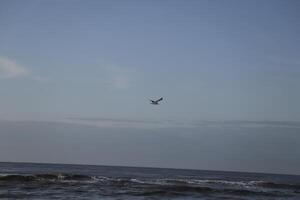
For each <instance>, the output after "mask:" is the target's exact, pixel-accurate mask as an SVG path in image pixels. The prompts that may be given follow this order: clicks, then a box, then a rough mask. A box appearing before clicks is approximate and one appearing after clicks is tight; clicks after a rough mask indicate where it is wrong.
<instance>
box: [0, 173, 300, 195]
mask: <svg viewBox="0 0 300 200" xmlns="http://www.w3.org/2000/svg"><path fill="white" fill-rule="evenodd" d="M45 182H46V183H52V184H56V183H62V184H63V183H69V182H72V183H74V182H75V183H78V184H94V185H96V186H97V188H101V189H103V188H105V187H109V188H112V187H113V188H116V189H117V190H118V191H123V192H122V194H123V195H124V194H127V195H133V196H178V195H181V196H182V195H183V196H184V195H190V194H195V195H200V194H226V195H238V196H269V197H272V196H274V197H275V196H288V193H286V192H284V191H283V190H288V191H290V192H292V193H299V192H300V185H298V184H283V183H274V182H264V181H228V180H205V179H203V180H199V179H198V180H196V179H145V180H143V179H138V178H112V177H103V176H88V175H82V174H64V173H63V174H60V173H58V174H30V175H23V174H2V175H1V174H0V186H1V185H3V184H10V183H11V184H12V185H17V184H18V183H36V184H39V183H45ZM66 187H68V186H66ZM290 192H289V193H290ZM2 195H5V194H2Z"/></svg>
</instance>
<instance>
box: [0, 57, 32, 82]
mask: <svg viewBox="0 0 300 200" xmlns="http://www.w3.org/2000/svg"><path fill="white" fill-rule="evenodd" d="M28 75H29V71H28V70H27V69H26V68H25V67H23V66H21V65H19V64H18V63H16V62H15V61H14V60H11V59H8V58H5V57H0V78H2V79H11V78H18V77H24V76H28Z"/></svg>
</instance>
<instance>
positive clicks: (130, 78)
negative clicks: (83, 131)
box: [0, 0, 300, 173]
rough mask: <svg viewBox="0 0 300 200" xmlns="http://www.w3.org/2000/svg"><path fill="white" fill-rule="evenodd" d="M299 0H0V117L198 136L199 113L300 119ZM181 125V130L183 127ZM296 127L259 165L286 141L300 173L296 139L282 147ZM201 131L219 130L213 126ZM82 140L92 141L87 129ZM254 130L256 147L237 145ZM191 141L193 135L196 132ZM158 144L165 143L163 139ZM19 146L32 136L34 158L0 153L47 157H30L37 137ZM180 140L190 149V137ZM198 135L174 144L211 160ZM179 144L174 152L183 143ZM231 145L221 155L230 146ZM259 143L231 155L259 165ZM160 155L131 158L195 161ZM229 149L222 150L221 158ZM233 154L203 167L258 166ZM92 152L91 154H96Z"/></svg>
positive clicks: (290, 163)
mask: <svg viewBox="0 0 300 200" xmlns="http://www.w3.org/2000/svg"><path fill="white" fill-rule="evenodd" d="M299 10H300V1H297V0H294V1H293V0H281V1H276V0H257V1H256V0H249V1H240V0H229V1H221V0H219V1H217V0H201V1H196V0H190V1H184V0H182V1H175V0H169V1H168V0H165V1H158V0H157V1H121V0H120V1H96V0H95V1H79V0H72V1H71V0H65V1H58V0H45V1H39V0H36V1H34V0H28V1H15V0H0V96H1V98H0V119H1V120H31V121H36V120H43V121H59V122H71V123H77V124H81V126H82V125H83V124H84V125H93V126H94V125H97V126H99V124H100V126H101V127H103V126H105V127H110V128H113V129H117V128H118V127H116V126H120V124H121V126H122V127H124V126H125V127H127V128H128V127H129V128H131V129H132V130H136V128H141V129H143V130H144V132H143V134H146V133H149V134H151V130H152V131H154V132H155V133H157V132H159V131H158V130H160V131H161V132H164V130H165V129H164V128H166V129H167V132H168V134H170V132H172V131H173V132H174V133H175V134H183V133H184V131H186V130H185V129H184V130H183V128H188V130H189V131H191V132H193V133H201V134H202V133H203V131H201V130H202V129H199V124H197V123H200V122H201V121H224V120H225V121H226V120H251V121H255V122H250V123H251V127H252V126H253V124H252V123H255V126H256V123H259V122H258V121H271V122H270V123H271V125H272V126H273V125H274V124H273V122H272V121H278V123H279V121H300V106H299V102H300V92H299V91H300V78H299V77H300V37H299V35H300V12H299ZM161 96H162V97H164V99H165V100H164V101H163V102H162V104H161V105H160V106H152V105H150V104H149V100H148V98H159V97H161ZM239 123H240V122H236V124H235V126H237V127H238V126H239ZM274 123H275V122H274ZM296 124H297V123H296ZM269 125H270V124H267V126H268V127H269ZM2 126H4V125H3V124H2ZM272 126H271V127H272ZM277 126H279V127H281V126H282V124H279V125H276V127H277ZM289 126H290V124H288V127H286V124H284V127H285V128H284V129H282V128H278V129H276V134H286V132H288V133H289V131H290V127H289ZM51 127H52V128H51ZM51 127H50V129H49V130H47V131H48V132H49V135H51V134H50V132H51V130H52V131H54V132H55V133H56V131H58V129H57V130H56V128H54V126H53V125H51ZM175 127H180V128H181V129H180V130H177V131H176V129H175ZM11 128H12V127H11V126H10V128H9V129H5V130H7V131H6V132H4V131H3V130H4V129H2V130H0V132H1V134H4V135H2V137H6V136H5V134H7V133H12V134H18V133H19V132H22V131H21V130H22V129H14V128H12V129H11ZM26 128H28V130H27V129H26V130H27V131H28V132H31V131H30V128H32V132H33V133H32V134H35V133H37V132H38V131H36V129H37V130H39V131H41V129H39V128H36V126H33V125H32V127H31V125H26ZM273 128H274V127H273ZM292 128H293V131H292V136H291V135H289V136H287V141H288V142H284V140H282V138H281V137H282V136H283V135H281V136H278V138H279V139H278V138H277V139H278V140H276V141H277V142H278V143H276V142H274V145H270V149H269V150H268V153H266V154H264V156H263V157H262V158H261V160H263V159H266V158H270V155H269V153H270V152H273V151H275V150H276V152H277V154H276V155H277V157H276V156H275V157H274V160H271V161H270V162H269V164H268V165H261V167H258V168H257V169H256V168H255V167H254V168H255V169H254V168H253V170H256V171H273V172H274V171H275V172H282V171H280V170H279V169H277V168H276V169H273V168H272V167H274V165H277V164H278V163H283V160H281V158H282V157H281V156H282V155H281V154H280V152H282V149H285V151H284V152H285V155H284V156H285V158H286V160H285V161H286V162H285V165H277V166H278V168H283V170H285V171H284V172H291V173H300V172H299V171H297V170H296V169H295V167H299V166H300V163H297V162H296V161H294V160H293V158H294V157H293V156H295V155H297V156H298V155H299V154H300V152H299V150H298V151H297V150H296V149H293V150H294V153H293V154H290V155H289V156H286V155H287V154H288V153H287V152H289V151H288V150H289V146H291V145H292V146H293V145H294V146H297V145H298V146H299V145H300V144H299V142H298V144H297V141H300V138H299V137H298V138H297V137H296V132H298V130H299V126H298V125H297V126H296V127H294V125H293V127H292ZM8 130H9V131H8ZM12 130H13V131H12ZM59 130H60V129H59ZM71 130H73V129H71ZM118 130H119V129H118ZM243 130H244V129H243ZM253 130H257V131H254V132H255V134H254V135H255V136H259V135H261V134H262V136H261V137H262V138H261V139H263V141H265V140H266V141H267V139H266V137H267V136H266V135H264V134H263V133H264V130H263V129H259V130H258V129H253ZM274 130H275V129H274ZM115 131H117V130H115ZM58 132H59V131H58ZM60 132H61V133H62V132H63V131H60ZM68 132H70V130H69V129H68ZM71 132H72V131H71ZM206 132H212V133H213V135H215V134H216V133H214V130H212V129H209V131H207V130H206ZM206 132H205V133H206ZM219 132H222V131H219ZM223 132H224V133H223V135H222V134H219V135H221V137H220V138H219V135H218V136H214V137H213V136H212V137H211V136H209V138H210V140H209V141H210V142H211V145H212V147H211V148H210V147H209V146H206V147H207V148H206V151H207V152H210V151H213V149H215V148H213V146H215V145H216V144H218V143H214V140H213V138H214V139H216V140H221V141H223V139H226V138H223V137H226V131H225V130H224V131H223ZM237 132H238V131H237ZM237 132H236V133H237ZM242 132H243V131H242ZM246 132H247V134H246V135H244V136H245V138H242V139H244V140H247V139H251V138H252V137H253V135H251V134H250V132H251V131H250V132H249V131H246ZM201 134H200V135H201ZM224 135H225V136H224ZM131 136H132V135H131ZM236 136H237V138H240V137H242V136H241V135H236ZM35 137H36V136H30V138H31V139H34V138H35ZM49 137H50V136H49ZM51 137H52V138H54V136H51ZM249 137H250V138H249ZM132 138H134V137H132ZM164 138H165V136H162V139H164ZM197 138H202V136H201V137H200V136H197V135H196V136H195V141H198V140H197ZM205 138H206V137H204V138H202V139H204V140H205ZM222 138H223V139H222ZM233 138H235V137H231V139H233ZM295 138H296V139H297V140H295ZM86 139H87V140H88V139H89V141H92V139H91V138H90V137H89V136H86ZM119 139H120V138H119ZM156 139H159V137H157V138H156ZM176 139H178V138H171V140H172V141H176ZM259 139H260V138H259V137H258V141H256V140H252V143H251V144H253V145H254V146H253V147H251V148H250V147H249V148H250V149H246V150H245V149H242V148H243V146H241V145H238V147H239V148H240V149H235V151H236V152H239V151H240V150H245V151H247V150H252V148H253V149H256V147H259V145H262V144H261V142H260V141H259ZM268 139H270V138H268ZM1 140H2V139H1ZM2 141H4V140H2ZM20 141H22V140H17V139H16V138H14V137H10V138H7V144H9V145H10V146H14V145H17V144H18V145H20V144H22V142H21V143H19V142H20ZM50 141H52V140H50ZM65 141H69V140H68V139H66V138H65ZM145 141H146V139H145ZM188 141H191V142H192V141H193V137H192V136H191V137H189V140H188ZM237 141H240V140H237ZM280 141H282V142H283V143H280ZM123 142H124V141H123ZM50 144H53V143H51V142H50V143H49V145H50ZM55 144H56V143H55ZM133 144H135V141H132V145H133ZM162 144H163V145H167V144H168V143H167V142H166V140H164V142H162ZM170 144H172V142H171V143H170ZM255 144H257V145H256V146H255ZM24 145H25V146H24V148H25V147H27V146H31V145H33V147H34V151H29V150H28V152H27V153H28V155H31V156H33V158H31V157H28V159H26V158H27V157H26V156H24V157H22V155H19V156H17V153H18V152H14V153H15V154H13V153H11V154H5V153H4V154H3V151H2V157H1V154H0V161H1V160H3V161H5V160H7V155H16V157H14V159H12V160H18V159H19V160H22V158H23V159H25V160H29V161H39V160H40V161H41V160H43V159H40V158H41V157H42V156H43V154H40V155H37V157H34V154H30V153H29V152H36V149H42V147H41V146H35V145H37V144H36V143H32V144H31V145H30V144H29V143H25V144H24ZM26 145H27V146H26ZM64 145H65V144H64ZM83 145H84V144H83ZM185 145H186V146H185V147H186V148H187V147H189V143H187V144H185ZM193 145H195V146H196V143H195V144H194V143H193ZM193 145H192V144H191V146H190V148H188V149H186V148H182V149H180V148H179V150H178V151H180V150H182V152H186V153H187V152H190V153H191V155H194V157H193V156H191V157H190V160H189V161H188V160H185V161H184V162H185V163H189V162H190V164H188V165H187V167H191V168H195V167H196V168H203V167H201V166H203V165H201V163H202V164H203V162H204V161H203V160H201V159H200V158H199V160H197V159H195V158H196V157H195V156H196V155H197V152H198V151H200V150H201V149H197V148H196V147H194V146H193ZM226 145H229V146H230V145H232V144H231V143H224V149H221V150H220V149H219V150H218V151H219V152H225V151H224V150H225V149H226ZM21 146H22V145H21ZM50 146H51V145H50ZM175 146H176V145H175ZM175 146H173V149H174V151H175V150H176V149H177V148H178V147H176V148H175ZM278 146H280V147H282V148H278ZM61 147H62V146H61ZM69 147H71V146H67V147H66V148H69ZM260 147H261V146H260ZM20 148H21V147H20ZM261 148H262V147H261ZM25 149H26V148H25ZM58 149H59V148H58ZM108 149H109V148H108ZM171 149H172V148H171ZM202 150H203V149H202ZM119 151H120V149H119ZM130 151H133V150H130ZM130 151H129V152H130ZM232 151H233V150H232ZM46 152H47V151H46ZM80 152H81V151H80V150H78V152H77V153H78V155H80ZM120 152H122V151H120ZM158 152H159V151H158ZM162 152H163V150H162ZM230 152H231V151H228V152H225V153H224V154H226V153H227V155H231V153H230ZM251 152H252V151H251ZM254 152H255V153H253V154H251V155H248V157H247V156H246V157H244V156H245V155H240V156H238V155H237V157H234V159H233V160H235V161H236V162H239V161H240V160H247V159H249V160H248V161H249V162H250V163H254V164H255V163H256V162H257V159H254V157H255V155H256V153H257V154H259V151H254ZM25 153H26V151H25ZM143 153H144V154H143ZM5 155H6V156H5ZM116 155H118V156H120V155H121V154H117V153H116ZM116 155H115V157H114V158H113V159H115V160H114V161H107V162H100V160H98V161H99V162H98V161H97V162H96V164H106V163H108V164H109V163H112V164H118V163H117V162H116V160H118V159H117V158H118V156H116ZM141 155H144V156H145V155H147V151H146V150H145V151H141ZM156 156H158V157H153V159H155V158H157V159H158V161H157V163H156V164H155V162H154V163H152V164H149V163H151V160H150V161H149V162H146V161H145V162H141V163H139V162H132V164H135V165H139V164H140V165H147V163H148V164H149V165H151V166H152V165H153V166H173V164H174V163H175V164H174V166H175V167H176V166H178V167H184V166H182V165H181V164H182V162H183V161H182V160H180V158H181V159H188V157H187V155H185V153H183V154H182V156H179V158H176V159H179V160H178V163H176V162H175V161H174V163H173V164H172V162H171V161H170V162H166V163H164V162H163V160H164V158H167V157H168V156H165V157H160V156H159V153H157V154H156ZM223 156H224V155H222V154H218V156H217V157H216V159H217V158H218V159H219V158H222V157H223ZM268 156H269V157H268ZM208 157H209V156H207V158H208ZM225 157H226V156H225ZM229 157H230V156H227V157H226V158H228V159H227V161H226V162H225V161H224V162H220V163H223V164H224V165H222V164H220V163H219V162H209V161H210V160H209V159H208V160H206V161H207V163H210V164H207V165H205V166H204V168H205V167H207V168H212V167H213V166H220V168H221V169H227V170H228V169H229V170H230V169H235V170H236V169H241V170H250V171H251V167H250V168H249V167H248V168H247V166H252V165H250V164H249V163H248V164H247V162H244V165H243V166H244V167H243V166H240V167H234V166H236V165H234V162H230V160H231V159H229ZM44 158H45V160H46V161H47V160H48V161H53V162H54V160H51V159H50V158H49V157H44ZM78 159H79V161H78ZM82 159H83V156H79V157H78V158H76V159H74V160H73V162H77V161H78V162H80V161H82V162H85V160H84V159H83V160H82ZM93 159H94V157H91V158H90V160H89V161H86V162H88V163H94V162H93ZM99 159H100V158H99ZM159 159H161V160H160V161H159ZM174 159H175V158H174ZM282 159H283V158H282ZM104 160H105V159H104ZM133 160H134V159H133ZM219 160H220V159H219ZM43 161H44V160H43ZM58 161H62V160H60V159H58ZM119 161H120V164H122V163H123V164H124V162H123V161H122V160H119ZM136 161H138V159H137V160H136ZM68 162H72V160H71V161H68ZM180 163H181V164H180ZM225 163H231V164H232V166H231V165H228V166H227V165H226V164H225ZM240 163H241V164H242V162H240ZM94 164H95V163H94ZM125 164H129V165H130V163H125ZM254 164H253V165H254ZM264 166H265V168H264ZM268 167H269V168H268ZM270 168H272V169H270Z"/></svg>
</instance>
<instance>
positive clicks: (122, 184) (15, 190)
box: [0, 163, 300, 200]
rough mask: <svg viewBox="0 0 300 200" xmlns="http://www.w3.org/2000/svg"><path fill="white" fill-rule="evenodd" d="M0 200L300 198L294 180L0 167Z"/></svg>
mask: <svg viewBox="0 0 300 200" xmlns="http://www.w3.org/2000/svg"><path fill="white" fill-rule="evenodd" d="M0 199H207V200H208V199H241V200H242V199H245V200H246V199H272V200H273V199H275V200H276V199H300V176H289V175H273V174H258V173H240V172H221V171H201V170H177V169H157V168H136V167H111V166H91V165H61V164H31V163H0Z"/></svg>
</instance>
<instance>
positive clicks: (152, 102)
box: [149, 97, 163, 105]
mask: <svg viewBox="0 0 300 200" xmlns="http://www.w3.org/2000/svg"><path fill="white" fill-rule="evenodd" d="M149 100H150V101H151V104H152V105H159V102H160V101H162V100H163V98H162V97H161V98H160V99H157V100H151V99H149Z"/></svg>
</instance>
